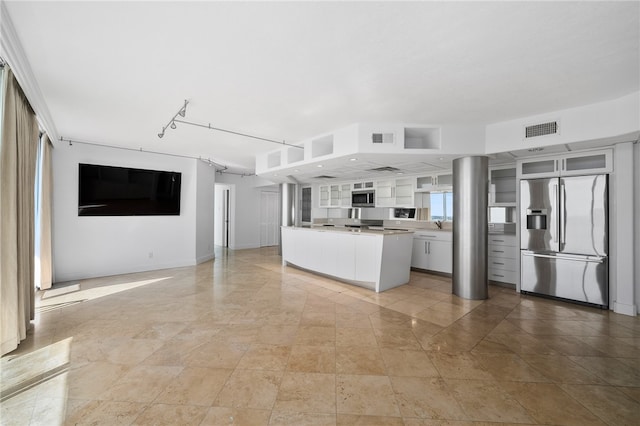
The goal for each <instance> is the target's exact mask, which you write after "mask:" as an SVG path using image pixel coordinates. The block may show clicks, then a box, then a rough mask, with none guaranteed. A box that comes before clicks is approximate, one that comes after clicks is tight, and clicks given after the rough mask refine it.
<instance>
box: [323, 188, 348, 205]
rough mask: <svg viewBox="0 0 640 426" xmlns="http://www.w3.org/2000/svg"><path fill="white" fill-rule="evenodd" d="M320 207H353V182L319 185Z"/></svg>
mask: <svg viewBox="0 0 640 426" xmlns="http://www.w3.org/2000/svg"><path fill="white" fill-rule="evenodd" d="M318 189H319V193H320V201H319V204H318V205H319V207H351V183H342V184H334V185H320V186H319V188H318Z"/></svg>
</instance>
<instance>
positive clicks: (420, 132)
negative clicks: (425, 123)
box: [404, 127, 440, 149]
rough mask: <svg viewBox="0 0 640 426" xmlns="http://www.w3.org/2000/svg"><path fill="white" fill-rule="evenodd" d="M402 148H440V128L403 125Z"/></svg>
mask: <svg viewBox="0 0 640 426" xmlns="http://www.w3.org/2000/svg"><path fill="white" fill-rule="evenodd" d="M404 149H440V129H439V128H437V127H427V128H424V127H405V129H404Z"/></svg>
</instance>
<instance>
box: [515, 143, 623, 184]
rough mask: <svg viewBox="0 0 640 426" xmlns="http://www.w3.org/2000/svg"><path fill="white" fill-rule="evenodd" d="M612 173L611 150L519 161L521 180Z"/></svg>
mask: <svg viewBox="0 0 640 426" xmlns="http://www.w3.org/2000/svg"><path fill="white" fill-rule="evenodd" d="M612 171H613V151H612V150H611V149H606V150H599V151H586V152H573V153H570V154H563V155H556V156H554V157H538V158H530V159H526V160H519V161H518V175H519V177H520V178H521V179H529V178H538V177H554V176H577V175H590V174H598V173H611V172H612Z"/></svg>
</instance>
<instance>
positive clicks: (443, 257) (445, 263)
mask: <svg viewBox="0 0 640 426" xmlns="http://www.w3.org/2000/svg"><path fill="white" fill-rule="evenodd" d="M452 251H453V244H452V236H451V232H446V231H433V232H429V231H416V232H415V233H414V234H413V251H412V253H411V267H413V268H418V269H426V270H429V271H436V272H444V273H447V274H450V273H451V272H452V270H453V262H452V256H453V253H452Z"/></svg>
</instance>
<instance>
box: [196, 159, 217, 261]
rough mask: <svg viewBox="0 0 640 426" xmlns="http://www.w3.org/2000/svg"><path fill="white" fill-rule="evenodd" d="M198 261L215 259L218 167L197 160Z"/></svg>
mask: <svg viewBox="0 0 640 426" xmlns="http://www.w3.org/2000/svg"><path fill="white" fill-rule="evenodd" d="M196 169H197V181H196V261H197V262H198V263H202V262H205V261H207V260H210V259H213V258H214V254H213V244H214V222H213V216H214V196H215V183H216V169H215V168H214V167H211V166H209V165H208V164H206V163H204V162H203V161H197V162H196Z"/></svg>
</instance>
